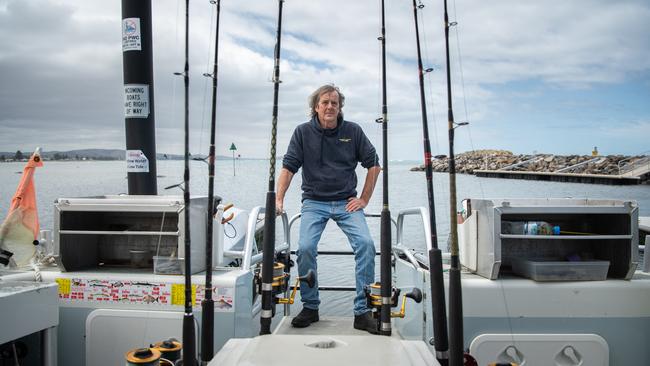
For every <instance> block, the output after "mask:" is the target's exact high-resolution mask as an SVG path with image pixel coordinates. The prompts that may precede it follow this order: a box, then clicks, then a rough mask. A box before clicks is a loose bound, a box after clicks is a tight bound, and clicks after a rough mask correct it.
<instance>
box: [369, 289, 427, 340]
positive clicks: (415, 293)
mask: <svg viewBox="0 0 650 366" xmlns="http://www.w3.org/2000/svg"><path fill="white" fill-rule="evenodd" d="M365 292H366V300H367V301H368V307H369V308H374V309H375V311H373V312H372V315H373V318H375V319H376V320H377V326H378V327H377V329H379V322H381V305H382V301H381V284H380V283H379V282H375V283H373V284H371V285H368V286H366V288H365ZM400 292H401V290H400V289H398V288H395V287H393V288H392V289H391V296H390V307H391V308H394V307H397V305H398V304H399V303H398V300H399V295H400ZM407 297H408V298H409V299H412V300H413V301H415V302H416V303H418V304H419V303H420V302H422V291H420V289H419V288H417V287H414V288H413V290H411V292H408V293H406V294H404V295H402V306H401V308H400V311H398V312H391V313H390V317H391V318H404V316H406V298H407Z"/></svg>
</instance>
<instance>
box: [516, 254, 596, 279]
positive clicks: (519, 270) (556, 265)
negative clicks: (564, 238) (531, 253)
mask: <svg viewBox="0 0 650 366" xmlns="http://www.w3.org/2000/svg"><path fill="white" fill-rule="evenodd" d="M608 270H609V261H603V260H590V261H576V262H570V261H564V260H559V259H547V258H543V259H539V258H534V259H526V258H513V259H512V271H513V272H514V273H516V274H518V275H520V276H523V277H526V278H530V279H531V280H535V281H604V280H606V279H607V271H608Z"/></svg>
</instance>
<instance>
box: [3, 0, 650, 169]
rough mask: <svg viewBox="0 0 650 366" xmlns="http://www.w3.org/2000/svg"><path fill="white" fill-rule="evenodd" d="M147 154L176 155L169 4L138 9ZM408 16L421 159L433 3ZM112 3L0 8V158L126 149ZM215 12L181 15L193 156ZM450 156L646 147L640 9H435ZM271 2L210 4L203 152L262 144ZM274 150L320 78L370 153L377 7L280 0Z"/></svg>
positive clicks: (179, 92) (30, 2) (647, 92)
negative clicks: (213, 107) (149, 29)
mask: <svg viewBox="0 0 650 366" xmlns="http://www.w3.org/2000/svg"><path fill="white" fill-rule="evenodd" d="M152 3H153V4H152V13H153V14H152V16H153V47H154V51H153V64H154V86H155V87H154V98H155V106H154V108H155V116H156V121H155V124H156V148H157V152H159V153H171V154H182V152H183V105H184V101H183V80H182V78H181V77H178V76H175V75H174V72H178V71H182V69H183V65H184V33H183V32H184V27H185V24H184V12H185V10H184V4H185V2H184V1H169V0H168V1H163V0H154V1H152ZM422 4H423V5H425V7H424V8H423V9H421V10H419V11H418V19H419V27H420V37H421V43H422V54H423V56H422V57H423V63H424V67H425V68H428V67H431V68H433V71H432V72H430V73H427V74H426V75H425V91H426V107H427V115H428V122H429V131H430V139H431V146H432V150H433V153H434V154H447V153H448V142H447V91H446V78H445V76H446V75H445V74H446V65H445V58H444V57H445V51H444V27H443V12H442V2H441V1H435V2H433V1H428V0H422ZM120 6H121V4H120V1H116V0H113V1H105V0H0V151H15V150H18V149H21V150H23V151H32V150H33V149H34V148H35V147H36V146H41V147H42V148H43V149H44V150H48V151H54V150H73V149H83V148H109V149H113V148H115V149H124V148H125V145H126V142H125V141H126V138H125V135H124V95H123V93H124V86H123V77H122V32H121V28H122V17H121V9H120ZM215 13H216V7H215V6H214V5H211V4H210V3H209V1H208V0H201V1H196V0H193V1H192V2H191V6H190V34H189V39H190V41H189V47H190V56H189V63H190V100H189V109H190V126H191V127H190V128H191V133H190V141H191V147H190V152H191V153H193V154H207V152H208V147H209V146H208V144H209V131H210V114H211V112H210V101H211V90H212V89H211V80H210V79H209V78H206V77H204V76H202V74H203V73H206V72H211V71H212V68H213V63H214V61H213V60H214V59H213V58H214V56H213V55H214V49H213V48H214V28H215ZM449 15H450V20H451V21H454V22H457V23H458V24H457V25H456V26H455V27H452V29H451V33H450V43H451V50H450V57H451V59H450V70H451V80H452V89H453V92H452V97H453V98H452V100H453V105H454V115H455V119H456V121H457V122H464V121H467V122H469V125H468V126H466V127H460V128H458V129H457V130H456V141H455V148H456V151H457V152H463V151H468V150H477V149H500V150H509V151H512V152H513V153H516V154H531V153H552V154H590V153H591V151H592V150H593V148H594V146H596V147H597V148H598V150H599V152H600V153H601V154H603V155H609V154H624V155H635V154H641V153H648V152H650V2H648V1H647V0H621V1H608V0H574V1H565V0H547V1H540V0H537V1H532V0H501V1H482V0H450V2H449ZM386 22H387V24H386V52H387V57H386V59H387V65H386V67H387V74H388V76H387V98H388V130H389V144H388V152H389V157H390V158H391V159H393V160H422V156H423V144H422V111H421V106H420V98H419V84H418V71H417V59H416V55H417V54H416V42H415V28H414V27H415V26H414V17H413V6H412V2H411V1H408V0H387V1H386ZM276 26H277V1H271V0H264V1H262V0H253V1H233V0H223V1H222V2H221V23H220V34H219V59H218V65H219V74H218V83H219V86H218V94H217V100H218V101H217V112H216V116H217V118H216V119H217V137H216V139H217V144H216V145H217V154H220V155H230V151H229V150H228V148H229V147H230V145H231V143H235V145H236V146H237V148H238V150H237V153H238V154H241V156H242V157H245V158H266V157H268V156H269V151H270V135H271V120H272V104H273V83H272V82H271V78H272V74H273V48H274V45H275V32H276ZM282 27H283V29H282V51H281V65H280V79H281V80H282V83H281V84H280V94H279V116H278V137H277V142H278V155H279V156H281V155H282V154H283V153H284V151H286V147H287V145H288V142H289V139H290V137H291V133H292V131H293V129H294V128H295V127H296V126H297V125H298V124H299V123H302V122H305V121H307V120H308V117H307V113H308V106H307V96H308V95H309V94H310V93H311V92H312V91H313V90H315V89H316V88H317V87H319V86H321V85H323V84H329V83H334V84H335V85H337V86H339V87H340V88H341V90H342V92H343V93H344V94H345V96H346V105H345V107H344V108H343V111H344V113H345V118H346V119H347V120H351V121H355V122H357V123H359V124H360V125H361V126H362V127H363V129H364V130H365V132H366V134H367V135H368V137H369V138H370V140H371V141H372V142H373V143H374V144H375V146H376V147H377V149H378V151H379V152H380V151H382V149H383V147H382V146H381V126H380V124H377V123H375V122H374V121H375V120H376V119H377V118H378V117H379V116H380V115H381V104H382V101H381V95H382V93H381V84H382V82H381V43H380V42H379V41H378V40H377V37H378V36H379V35H380V34H381V2H380V1H379V0H373V1H370V0H364V1H349V0H310V1H305V0H302V1H299V0H286V1H285V2H284V12H283V19H282Z"/></svg>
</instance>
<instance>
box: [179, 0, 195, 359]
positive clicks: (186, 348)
mask: <svg viewBox="0 0 650 366" xmlns="http://www.w3.org/2000/svg"><path fill="white" fill-rule="evenodd" d="M189 19H190V0H185V68H184V69H183V81H184V84H185V158H184V161H185V169H184V173H183V201H184V204H185V214H184V215H183V216H184V218H185V232H184V235H185V313H184V314H183V359H182V360H183V365H185V366H194V365H196V339H195V335H194V314H192V266H191V262H190V257H191V248H190V163H189V160H190V159H189V158H190V122H189V117H190V113H189V106H188V104H189V88H190V78H189V69H190V67H189V62H188V58H189V47H188V43H189V28H190V27H189Z"/></svg>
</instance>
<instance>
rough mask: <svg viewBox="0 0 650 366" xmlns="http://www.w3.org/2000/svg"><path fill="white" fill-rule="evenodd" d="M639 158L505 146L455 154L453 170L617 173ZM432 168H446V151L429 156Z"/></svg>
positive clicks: (441, 170) (416, 169)
mask: <svg viewBox="0 0 650 366" xmlns="http://www.w3.org/2000/svg"><path fill="white" fill-rule="evenodd" d="M642 158H645V156H625V155H608V156H591V155H553V154H536V155H526V154H522V155H517V154H513V153H512V152H510V151H506V150H475V151H468V152H464V153H460V154H458V155H456V171H457V172H458V173H465V174H473V173H474V171H475V170H508V171H530V172H563V173H578V174H602V175H618V174H619V167H623V166H625V165H627V164H630V163H633V162H634V161H635V160H638V159H642ZM432 169H433V171H434V172H447V171H449V158H448V157H447V156H446V155H438V156H436V157H435V158H432ZM423 170H424V164H423V165H420V166H418V167H414V168H411V171H423Z"/></svg>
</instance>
